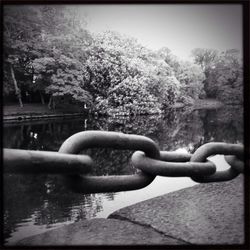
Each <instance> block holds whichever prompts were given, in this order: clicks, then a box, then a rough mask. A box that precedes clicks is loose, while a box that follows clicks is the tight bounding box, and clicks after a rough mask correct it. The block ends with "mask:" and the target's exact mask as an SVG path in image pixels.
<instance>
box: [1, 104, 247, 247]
mask: <svg viewBox="0 0 250 250" xmlns="http://www.w3.org/2000/svg"><path fill="white" fill-rule="evenodd" d="M84 130H105V131H120V132H124V133H128V134H139V135H145V136H147V137H149V138H151V139H153V140H154V141H155V142H156V143H157V144H158V145H159V148H160V149H161V150H168V151H175V150H177V151H180V152H182V151H183V152H190V153H193V152H194V150H195V149H196V148H198V147H199V146H200V145H202V144H204V143H206V142H211V141H217V142H228V143H242V142H243V108H242V106H236V107H235V106H234V107H228V106H226V107H222V108H220V109H210V110H205V109H203V110H195V111H192V112H191V111H187V110H182V109H178V110H169V111H168V112H166V113H165V114H164V115H162V116H140V117H133V118H124V117H122V118H119V119H117V118H116V119H114V118H105V119H104V118H103V119H100V118H98V119H97V118H90V117H82V118H77V119H58V120H49V121H37V122H35V121H33V122H27V123H23V122H22V123H17V124H4V133H3V146H4V147H5V148H16V149H30V150H45V151H46V150H47V151H58V149H59V148H60V146H61V144H62V143H63V141H64V140H65V139H67V138H68V137H69V136H71V135H73V134H74V133H77V132H80V131H84ZM85 153H87V154H89V155H91V157H92V158H93V160H94V161H95V169H93V172H92V174H93V175H122V174H133V173H135V172H136V169H135V168H134V167H133V166H132V164H131V163H130V157H131V155H132V153H133V152H131V151H128V150H123V151H118V150H111V149H89V150H86V152H85ZM195 184H197V183H195V182H193V181H192V180H191V179H190V178H185V177H182V178H167V177H159V176H157V177H156V179H155V180H154V181H153V183H151V184H150V185H149V186H147V187H145V188H143V189H140V190H136V191H128V192H118V193H102V194H87V195H81V194H75V193H72V192H70V191H69V190H67V189H66V188H65V187H64V186H63V185H62V183H61V180H60V177H59V176H56V175H4V236H5V242H6V243H7V244H14V243H15V242H16V241H18V240H21V239H23V238H25V237H28V236H31V235H35V234H38V233H42V232H45V231H48V230H50V229H54V228H56V227H59V226H61V225H65V224H69V223H73V222H76V221H78V220H81V219H90V218H106V217H107V216H108V215H109V214H110V213H112V212H113V211H115V210H117V209H120V208H122V207H125V206H128V205H131V204H134V203H136V202H139V201H143V200H146V199H150V198H152V197H156V196H158V195H161V194H165V193H168V192H172V191H175V190H178V189H181V188H185V187H188V186H192V185H195Z"/></svg>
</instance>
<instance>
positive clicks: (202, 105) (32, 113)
mask: <svg viewBox="0 0 250 250" xmlns="http://www.w3.org/2000/svg"><path fill="white" fill-rule="evenodd" d="M224 105H226V104H224V103H222V102H220V101H217V100H214V99H203V100H196V101H195V102H194V104H193V105H185V104H183V103H175V104H174V105H173V106H171V107H170V108H176V109H182V108H188V109H191V110H197V109H217V108H220V107H222V106H224ZM84 114H86V113H85V112H84V111H83V112H79V111H77V112H76V111H74V110H63V109H57V110H49V109H48V108H47V107H45V106H43V105H38V104H32V105H31V104H28V105H25V106H24V109H21V108H19V107H17V106H14V105H8V106H4V107H3V121H4V122H7V123H8V122H16V121H19V122H22V121H28V120H41V119H53V118H59V117H78V116H82V115H84Z"/></svg>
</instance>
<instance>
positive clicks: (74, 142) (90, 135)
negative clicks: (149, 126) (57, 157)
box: [59, 131, 160, 193]
mask: <svg viewBox="0 0 250 250" xmlns="http://www.w3.org/2000/svg"><path fill="white" fill-rule="evenodd" d="M100 147H101V148H113V149H129V150H143V151H144V152H145V153H146V155H148V156H150V157H152V158H154V159H158V158H160V151H159V149H158V146H157V145H156V143H155V142H154V141H153V140H151V139H149V138H147V137H145V136H140V135H128V134H123V133H118V132H106V131H84V132H80V133H77V134H74V135H72V136H71V137H69V138H68V139H67V140H66V141H65V142H64V143H63V144H62V146H61V148H60V149H59V152H61V153H69V154H77V153H79V152H80V151H81V150H83V149H87V148H100ZM154 178H155V175H149V174H147V173H143V172H141V173H138V174H134V175H122V176H76V175H73V176H66V177H65V184H66V185H67V186H68V187H69V188H70V189H72V190H73V191H74V192H77V193H99V192H111V191H112V192H119V191H127V190H134V189H140V188H143V187H146V186H147V185H149V184H150V183H151V182H152V181H153V180H154Z"/></svg>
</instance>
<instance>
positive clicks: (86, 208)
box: [4, 175, 113, 238]
mask: <svg viewBox="0 0 250 250" xmlns="http://www.w3.org/2000/svg"><path fill="white" fill-rule="evenodd" d="M112 198H113V194H109V199H112ZM100 211H102V200H101V198H100V196H99V197H98V199H97V197H96V195H94V194H87V195H81V194H75V193H72V192H70V191H69V190H68V189H67V188H65V186H64V185H63V184H62V182H61V177H59V176H46V175H39V176H36V175H26V176H24V175H5V176H4V234H5V238H8V237H9V236H10V234H11V232H13V231H14V230H15V228H16V226H17V223H20V222H22V221H24V220H25V219H27V218H30V217H31V215H32V216H33V218H34V223H35V225H50V224H54V223H61V222H66V221H78V220H80V219H89V218H93V217H95V216H96V214H97V213H98V212H100Z"/></svg>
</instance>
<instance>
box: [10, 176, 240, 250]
mask: <svg viewBox="0 0 250 250" xmlns="http://www.w3.org/2000/svg"><path fill="white" fill-rule="evenodd" d="M243 198H244V196H243V176H242V175H240V176H238V177H237V178H235V179H234V180H232V181H228V182H221V183H209V184H200V185H195V186H193V187H190V188H186V189H182V190H179V191H176V192H172V193H168V194H165V195H163V196H159V197H156V198H153V199H150V200H147V201H143V202H140V203H137V204H135V205H132V206H129V207H126V208H123V209H120V210H118V211H116V212H114V213H112V214H111V215H110V216H109V217H108V219H92V220H84V221H79V222H77V223H73V224H70V225H66V226H63V227H61V228H59V229H54V230H51V231H49V232H46V233H43V234H40V235H36V236H32V237H29V238H26V239H24V240H22V241H19V242H17V243H16V244H15V245H23V246H24V245H25V246H29V245H36V246H41V245H50V246H53V245H158V244H159V245H185V244H199V245H200V244H206V245H213V244H223V245H225V244H230V245H231V244H243V243H244V200H243Z"/></svg>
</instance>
